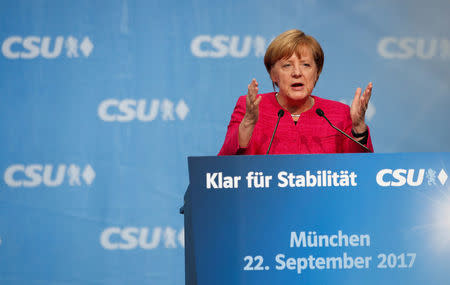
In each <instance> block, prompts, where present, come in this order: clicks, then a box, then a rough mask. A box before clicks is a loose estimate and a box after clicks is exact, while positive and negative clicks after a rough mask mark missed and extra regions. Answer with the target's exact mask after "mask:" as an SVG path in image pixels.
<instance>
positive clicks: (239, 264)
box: [185, 153, 450, 285]
mask: <svg viewBox="0 0 450 285" xmlns="http://www.w3.org/2000/svg"><path fill="white" fill-rule="evenodd" d="M449 166H450V154H449V153H433V154H430V153H417V154H375V155H364V154H344V155H342V154H341V155H334V154H333V155H289V156H286V155H279V156H247V157H193V158H189V173H190V181H191V183H190V185H189V190H188V193H187V195H186V207H185V208H186V211H187V213H186V214H187V215H188V217H190V221H189V222H190V224H188V226H187V228H186V230H187V234H188V235H189V236H190V237H192V241H191V242H190V244H187V245H186V247H187V249H188V253H191V254H192V255H190V256H189V258H190V260H191V263H194V264H195V270H193V271H192V272H189V274H190V276H195V278H196V280H197V282H191V280H194V278H192V279H191V278H190V279H189V282H188V283H187V284H191V285H194V284H195V285H197V284H198V285H202V284H250V285H253V284H382V283H383V284H446V283H447V282H448V279H449V277H450V275H449V271H448V268H449V264H450V259H449V253H450V222H449V216H450V187H449V183H448V173H449ZM191 266H194V265H191Z"/></svg>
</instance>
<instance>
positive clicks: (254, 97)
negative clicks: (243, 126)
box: [243, 78, 261, 124]
mask: <svg viewBox="0 0 450 285" xmlns="http://www.w3.org/2000/svg"><path fill="white" fill-rule="evenodd" d="M259 102H261V96H259V97H258V82H256V79H254V78H253V79H252V82H250V84H249V85H248V92H247V100H246V109H245V116H244V119H243V121H244V120H245V121H246V123H247V124H256V122H258V117H259Z"/></svg>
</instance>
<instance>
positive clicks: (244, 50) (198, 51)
mask: <svg viewBox="0 0 450 285" xmlns="http://www.w3.org/2000/svg"><path fill="white" fill-rule="evenodd" d="M267 44H268V41H267V40H266V39H265V38H263V37H261V36H255V37H251V36H245V37H239V36H226V35H216V36H210V35H199V36H197V37H195V38H194V39H193V40H192V41H191V52H192V54H193V55H194V56H196V57H211V58H220V57H225V56H231V57H236V58H242V57H246V56H249V55H250V54H251V53H253V54H254V55H255V56H257V57H261V56H264V54H265V52H266V45H267Z"/></svg>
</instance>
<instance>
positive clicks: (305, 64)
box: [303, 63, 311, 66]
mask: <svg viewBox="0 0 450 285" xmlns="http://www.w3.org/2000/svg"><path fill="white" fill-rule="evenodd" d="M303 65H304V66H311V64H309V63H304V64H303Z"/></svg>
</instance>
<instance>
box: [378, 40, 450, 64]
mask: <svg viewBox="0 0 450 285" xmlns="http://www.w3.org/2000/svg"><path fill="white" fill-rule="evenodd" d="M378 53H379V54H380V55H381V56H382V57H384V58H387V59H409V58H412V57H417V58H420V59H432V58H436V57H439V58H441V59H450V40H448V39H430V40H426V39H424V38H410V37H404V38H396V37H386V38H383V39H381V40H380V41H379V42H378Z"/></svg>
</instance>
